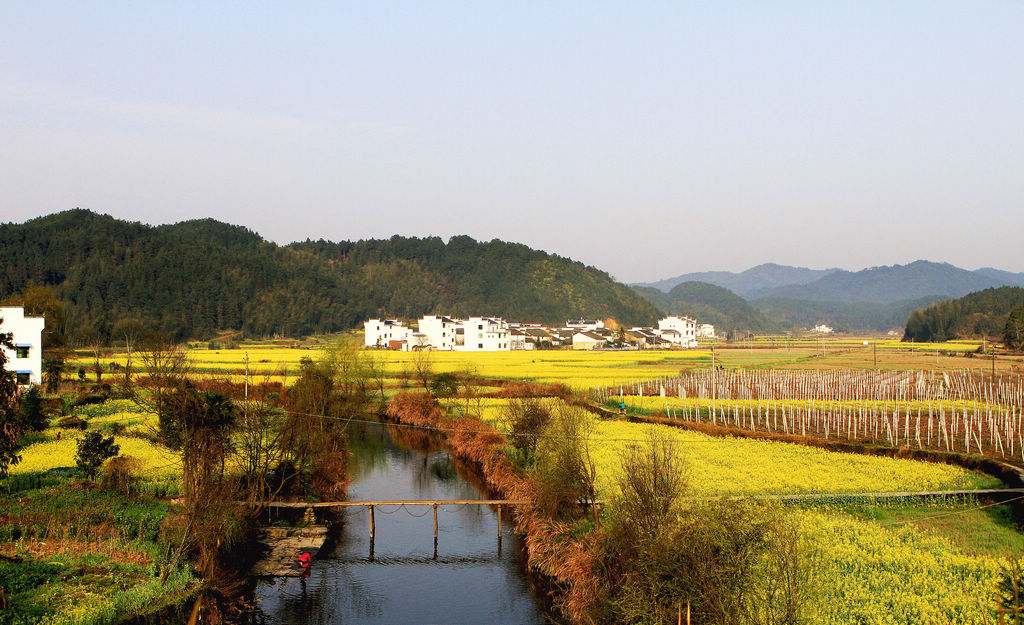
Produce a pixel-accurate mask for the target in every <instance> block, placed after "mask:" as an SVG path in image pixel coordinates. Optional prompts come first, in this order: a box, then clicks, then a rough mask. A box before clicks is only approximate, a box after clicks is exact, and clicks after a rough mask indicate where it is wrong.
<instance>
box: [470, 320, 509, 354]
mask: <svg viewBox="0 0 1024 625" xmlns="http://www.w3.org/2000/svg"><path fill="white" fill-rule="evenodd" d="M462 328H463V339H462V341H463V344H462V345H461V346H459V347H458V349H459V350H460V351H464V352H499V351H508V350H510V349H512V347H511V337H510V336H509V327H508V322H507V321H505V320H504V319H501V318H500V317H470V318H469V319H466V320H465V321H463V322H462Z"/></svg>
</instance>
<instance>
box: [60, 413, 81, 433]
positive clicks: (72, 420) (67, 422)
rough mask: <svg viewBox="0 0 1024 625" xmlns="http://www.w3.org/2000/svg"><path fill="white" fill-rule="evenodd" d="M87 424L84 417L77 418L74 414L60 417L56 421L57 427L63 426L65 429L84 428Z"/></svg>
mask: <svg viewBox="0 0 1024 625" xmlns="http://www.w3.org/2000/svg"><path fill="white" fill-rule="evenodd" d="M88 426H89V424H88V423H86V421H85V419H79V418H78V417H75V416H67V417H62V418H61V419H60V420H59V421H57V427H61V428H64V429H66V430H84V429H85V428H86V427H88Z"/></svg>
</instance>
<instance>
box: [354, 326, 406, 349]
mask: <svg viewBox="0 0 1024 625" xmlns="http://www.w3.org/2000/svg"><path fill="white" fill-rule="evenodd" d="M363 328H364V330H365V334H364V336H363V343H364V344H365V345H366V346H367V347H381V348H388V349H401V343H402V341H408V340H409V338H410V336H411V335H412V329H411V328H407V327H406V326H404V325H402V322H401V321H395V320H394V319H370V320H369V321H367V322H365V323H364V324H363Z"/></svg>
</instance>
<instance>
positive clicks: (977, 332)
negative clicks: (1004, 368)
mask: <svg viewBox="0 0 1024 625" xmlns="http://www.w3.org/2000/svg"><path fill="white" fill-rule="evenodd" d="M1021 305H1024V288H1020V287H1013V286H1004V287H1000V288H998V289H985V290H983V291H978V292H977V293H969V294H967V295H965V296H963V297H961V298H959V299H953V300H945V301H942V302H938V303H936V304H932V305H931V306H928V307H926V308H921V309H920V310H915V311H913V312H912V313H910V316H909V317H908V318H907V324H906V330H905V333H904V335H903V340H905V341H910V340H914V341H947V340H950V339H960V338H980V337H1001V336H1003V334H1004V332H1005V331H1006V320H1007V318H1008V317H1009V315H1010V311H1012V310H1013V309H1014V308H1017V307H1020V306H1021Z"/></svg>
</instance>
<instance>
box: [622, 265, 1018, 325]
mask: <svg viewBox="0 0 1024 625" xmlns="http://www.w3.org/2000/svg"><path fill="white" fill-rule="evenodd" d="M695 279H696V280H702V281H704V282H706V283H709V284H711V285H715V286H719V287H722V288H726V289H729V290H731V291H733V292H735V293H736V294H738V295H741V296H743V297H744V298H745V299H746V300H747V301H748V303H749V304H750V305H751V306H752V307H753V308H754V309H757V310H758V311H759V312H761V313H762V314H763V315H764V317H766V318H767V319H768V320H770V321H771V322H772V323H774V324H775V325H776V326H777V327H781V328H783V329H792V328H800V327H803V328H806V327H808V326H812V325H816V324H818V323H825V324H827V325H830V326H832V327H835V328H836V329H838V330H841V331H850V332H852V331H858V330H869V331H884V330H889V329H894V328H898V327H902V326H903V325H904V323H905V322H906V320H907V316H908V315H909V314H910V312H911V311H914V310H917V309H919V308H921V307H923V306H927V305H929V304H933V303H935V302H939V301H941V300H944V299H949V298H956V297H961V296H963V295H966V294H968V293H973V292H976V291H981V290H983V289H989V288H995V287H1000V286H1021V287H1024V273H1013V272H1009V271H1003V270H999V269H992V268H984V269H978V270H976V271H968V270H966V269H960V268H958V267H955V266H953V265H950V264H949V263H935V262H930V261H924V260H919V261H915V262H913V263H909V264H907V265H892V266H882V267H872V268H869V269H864V270H861V271H855V272H854V271H845V270H841V269H820V270H818V269H807V268H804V267H788V266H785V265H776V264H772V263H768V264H764V265H758V266H757V267H753V268H751V269H748V270H746V271H743V272H740V273H732V272H727V271H708V272H701V273H692V274H684V275H682V276H677V277H676V278H670V279H667V280H661V281H658V282H653V283H650V284H645V285H634V289H636V290H637V292H639V293H640V294H641V295H644V296H645V297H647V299H648V300H650V301H651V302H652V303H654V304H655V305H656V306H659V307H661V308H663V309H665V308H666V306H668V305H669V304H667V303H666V295H668V294H669V293H671V289H672V288H673V287H674V286H675V285H677V284H679V282H678V281H692V280H695ZM655 288H657V289H658V292H655V290H654V289H655ZM662 291H668V293H661V292H662ZM659 293H661V294H660V295H659ZM716 297H717V296H716ZM717 299H718V300H721V298H720V297H717ZM668 300H669V301H673V300H674V301H675V303H674V304H672V306H671V307H672V308H673V309H675V310H676V311H677V312H684V313H686V312H687V311H691V312H689V313H688V314H696V311H698V310H700V309H701V307H702V306H705V305H708V304H709V303H710V302H708V301H704V300H702V299H701V298H700V297H699V295H698V297H697V299H696V300H695V299H694V297H693V292H692V289H691V297H690V298H689V299H680V298H678V297H676V298H673V297H668ZM729 308H730V309H731V310H738V308H737V307H736V306H735V304H730V306H729ZM725 323H726V325H725V326H724V329H725V330H726V331H728V330H729V329H733V326H732V325H731V324H733V323H735V329H736V330H744V329H745V326H746V327H752V326H753V325H756V324H754V323H752V322H751V321H750V320H749V319H747V320H744V321H739V320H737V319H735V318H729V319H727V320H726V322H725ZM754 331H756V330H754Z"/></svg>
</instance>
